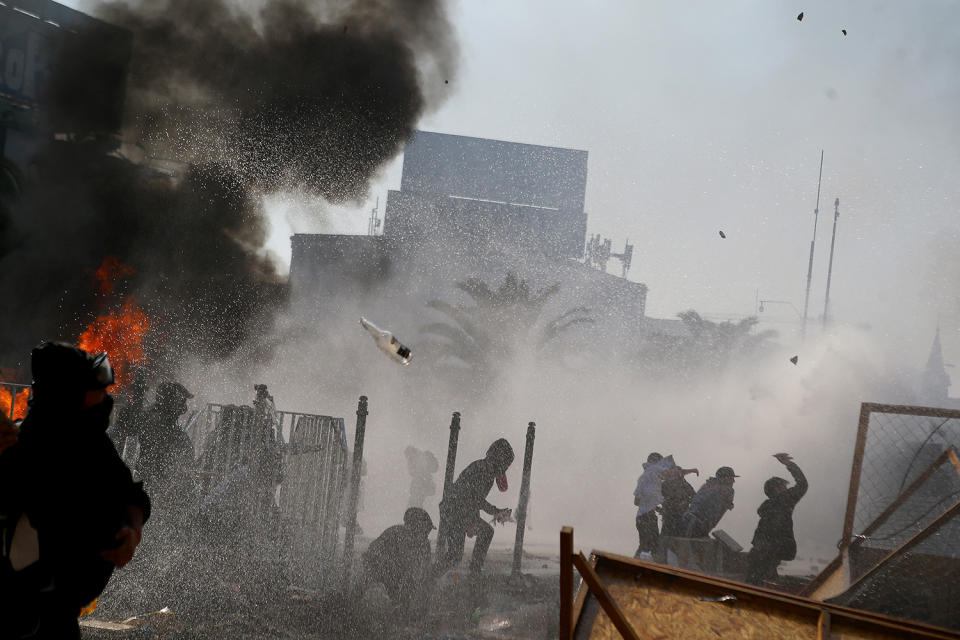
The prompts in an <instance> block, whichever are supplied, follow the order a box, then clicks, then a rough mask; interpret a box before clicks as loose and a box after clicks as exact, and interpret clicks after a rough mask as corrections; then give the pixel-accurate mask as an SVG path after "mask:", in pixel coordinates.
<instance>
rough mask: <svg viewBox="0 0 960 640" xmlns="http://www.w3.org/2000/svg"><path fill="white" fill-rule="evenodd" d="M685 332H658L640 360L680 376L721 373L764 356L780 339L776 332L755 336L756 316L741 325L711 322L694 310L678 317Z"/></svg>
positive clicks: (650, 338) (653, 367)
mask: <svg viewBox="0 0 960 640" xmlns="http://www.w3.org/2000/svg"><path fill="white" fill-rule="evenodd" d="M677 317H678V318H680V321H681V322H682V323H683V327H684V330H685V333H684V334H682V335H668V334H664V333H654V334H653V335H651V336H650V337H649V338H648V342H647V346H646V348H644V349H643V350H642V351H641V353H640V354H639V359H640V360H641V362H642V364H643V365H644V366H645V367H647V368H652V369H654V370H657V371H661V370H662V369H665V370H666V371H668V372H673V373H680V374H682V375H684V376H688V375H691V374H697V373H718V372H720V371H722V370H723V369H725V368H726V367H727V366H728V365H729V364H731V363H732V362H734V361H737V360H744V359H750V358H753V357H756V356H759V355H761V354H762V353H763V352H764V351H765V350H766V349H767V348H768V347H769V342H768V341H769V340H771V339H773V338H775V337H776V336H777V332H776V331H773V330H767V331H760V332H758V333H753V329H754V327H755V326H756V325H757V322H758V320H757V318H756V317H754V316H751V317H748V318H744V319H742V320H740V321H738V322H730V321H726V322H719V323H717V322H711V321H710V320H706V319H704V318H703V317H701V316H700V314H699V313H697V312H696V311H694V310H693V309H690V310H688V311H682V312H680V313H678V314H677Z"/></svg>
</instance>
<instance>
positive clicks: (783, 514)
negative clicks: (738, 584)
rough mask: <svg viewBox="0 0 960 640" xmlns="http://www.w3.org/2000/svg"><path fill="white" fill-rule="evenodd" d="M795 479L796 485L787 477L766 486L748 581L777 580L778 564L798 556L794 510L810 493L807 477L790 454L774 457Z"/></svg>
mask: <svg viewBox="0 0 960 640" xmlns="http://www.w3.org/2000/svg"><path fill="white" fill-rule="evenodd" d="M773 457H774V458H776V459H777V461H778V462H779V463H780V464H782V465H784V466H785V467H786V468H787V471H789V472H790V475H792V476H793V479H794V482H795V483H796V484H794V485H793V486H792V487H791V486H790V483H789V482H787V481H786V480H784V479H783V478H777V477H774V478H770V479H768V480H767V481H766V482H764V483H763V492H764V493H765V494H766V495H767V499H766V500H764V501H763V504H761V505H760V508H759V509H757V513H758V514H759V515H760V521H759V522H758V523H757V529H756V531H755V532H754V534H753V542H752V544H753V547H752V548H751V549H750V554H749V556H748V558H747V582H749V583H750V584H756V585H762V584H763V583H764V582H765V581H768V580H771V581H772V580H776V579H777V578H778V575H777V565H779V564H780V562H781V561H782V560H793V559H794V558H796V557H797V540H796V538H794V536H793V509H794V507H796V506H797V503H798V502H800V498H802V497H803V496H804V494H805V493H806V492H807V478H806V476H804V475H803V471H801V470H800V467H798V466H797V463H796V462H794V461H793V458H792V457H791V456H790V454H788V453H778V454H776V455H774V456H773Z"/></svg>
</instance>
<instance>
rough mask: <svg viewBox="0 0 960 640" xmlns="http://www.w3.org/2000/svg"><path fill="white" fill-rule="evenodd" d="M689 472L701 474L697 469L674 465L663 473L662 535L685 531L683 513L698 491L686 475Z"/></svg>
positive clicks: (672, 535) (680, 534) (672, 534)
mask: <svg viewBox="0 0 960 640" xmlns="http://www.w3.org/2000/svg"><path fill="white" fill-rule="evenodd" d="M688 473H695V474H697V475H700V472H699V471H698V470H697V469H681V468H680V467H679V466H677V465H674V466H673V468H672V469H669V470H667V471H666V472H665V473H663V474H662V475H661V478H662V480H663V482H662V483H661V485H660V493H661V494H662V495H663V500H662V501H661V502H660V516H661V517H662V518H663V526H662V527H661V528H660V535H661V536H671V537H679V536H682V535H683V533H684V531H683V524H682V522H683V514H684V513H686V511H687V508H688V507H689V506H690V501H691V500H692V499H693V496H694V495H696V493H697V491H696V489H694V488H693V485H691V484H690V483H689V482H687V479H686V478H685V477H684V476H685V475H687V474H688Z"/></svg>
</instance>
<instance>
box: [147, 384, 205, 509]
mask: <svg viewBox="0 0 960 640" xmlns="http://www.w3.org/2000/svg"><path fill="white" fill-rule="evenodd" d="M192 397H193V394H192V393H190V392H189V391H187V389H186V387H184V386H183V385H182V384H180V383H179V382H170V381H165V382H161V383H160V384H159V385H157V394H156V399H155V400H154V402H153V404H152V405H150V406H149V407H148V408H147V410H146V411H145V412H144V415H143V418H142V420H141V423H142V428H141V430H140V433H139V439H140V455H139V457H138V458H137V473H138V474H139V475H140V477H141V478H142V479H143V482H144V484H145V485H146V487H147V489H149V490H150V493H152V494H154V495H155V496H160V495H162V494H164V493H166V492H167V490H168V489H169V488H170V486H171V485H174V484H178V482H177V481H178V480H179V477H180V476H181V475H182V474H183V472H185V471H186V470H188V469H190V468H191V467H192V466H193V443H192V442H191V441H190V437H189V436H187V434H186V432H185V431H184V430H183V428H182V427H181V426H180V424H179V422H178V421H179V419H180V416H182V415H183V414H184V413H186V412H187V400H189V399H190V398H192Z"/></svg>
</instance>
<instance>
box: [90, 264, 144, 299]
mask: <svg viewBox="0 0 960 640" xmlns="http://www.w3.org/2000/svg"><path fill="white" fill-rule="evenodd" d="M133 272H134V269H133V267H131V266H129V265H125V264H123V263H122V262H120V260H119V258H117V256H107V257H106V258H104V259H103V262H102V263H101V264H100V268H99V269H97V270H96V271H94V272H93V277H94V279H95V280H96V281H97V292H98V293H100V295H103V296H105V295H109V294H111V293H113V289H114V287H115V286H116V280H117V279H118V278H120V277H122V276H129V275H132V274H133Z"/></svg>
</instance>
